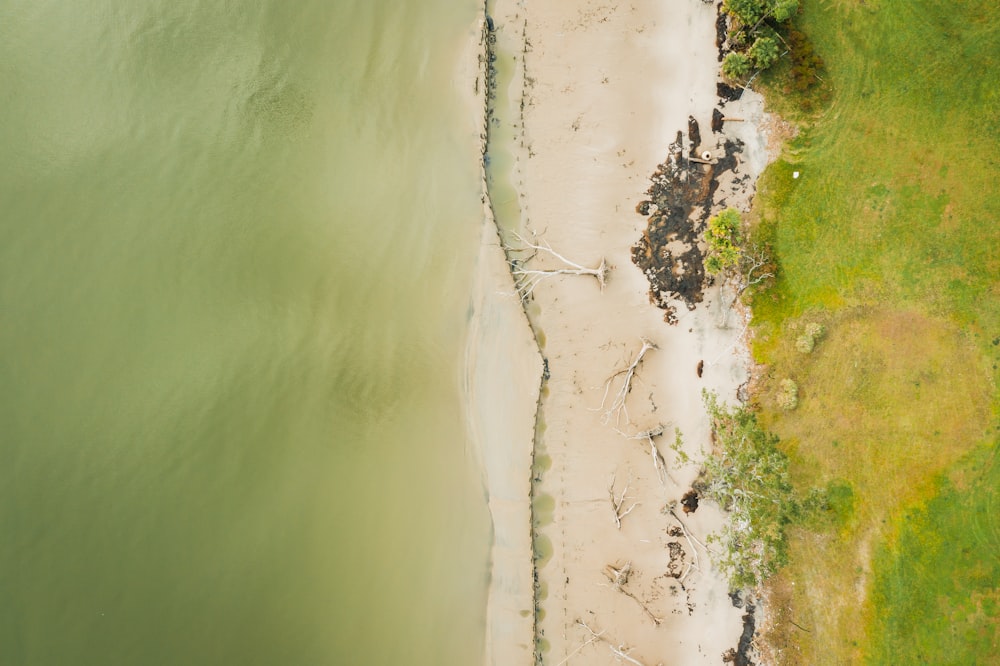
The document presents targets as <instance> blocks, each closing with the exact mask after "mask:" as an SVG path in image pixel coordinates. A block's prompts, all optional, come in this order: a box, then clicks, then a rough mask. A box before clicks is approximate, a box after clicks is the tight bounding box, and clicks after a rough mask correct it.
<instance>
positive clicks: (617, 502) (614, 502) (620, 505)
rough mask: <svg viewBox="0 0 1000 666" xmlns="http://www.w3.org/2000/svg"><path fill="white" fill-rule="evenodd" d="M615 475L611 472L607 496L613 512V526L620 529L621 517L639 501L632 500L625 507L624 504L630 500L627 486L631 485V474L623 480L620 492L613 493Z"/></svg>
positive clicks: (630, 511) (629, 511) (637, 504)
mask: <svg viewBox="0 0 1000 666" xmlns="http://www.w3.org/2000/svg"><path fill="white" fill-rule="evenodd" d="M616 476H617V474H612V475H611V483H610V484H608V496H609V497H610V499H611V510H612V511H613V512H614V514H615V526H616V527H617V528H618V529H621V528H622V518H624V517H625V516H627V515H628V514H630V513H632V509H634V508H635V507H637V506H639V503H638V502H632V503H631V504H629V505H628V507H627V508H626V506H625V505H626V504H627V503H628V502H631V500H630V499H629V498H628V489H629V486H630V485H632V475H631V474H629V477H628V481H626V482H625V487H624V488H622V491H621V493H619V494H618V495H616V494H615V480H616V479H615V477H616Z"/></svg>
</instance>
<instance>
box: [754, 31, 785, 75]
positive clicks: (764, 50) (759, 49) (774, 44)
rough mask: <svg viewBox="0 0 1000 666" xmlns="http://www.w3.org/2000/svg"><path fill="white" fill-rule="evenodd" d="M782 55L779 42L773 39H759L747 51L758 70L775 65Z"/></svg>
mask: <svg viewBox="0 0 1000 666" xmlns="http://www.w3.org/2000/svg"><path fill="white" fill-rule="evenodd" d="M780 54H781V50H780V49H779V48H778V41H777V40H776V39H774V38H773V37H758V38H757V39H756V41H754V43H753V46H751V47H750V50H749V51H747V55H749V56H750V58H751V59H752V60H753V61H754V64H755V65H757V69H767V68H768V67H770V66H771V65H773V64H774V62H775V61H776V60H777V59H778V56H779V55H780Z"/></svg>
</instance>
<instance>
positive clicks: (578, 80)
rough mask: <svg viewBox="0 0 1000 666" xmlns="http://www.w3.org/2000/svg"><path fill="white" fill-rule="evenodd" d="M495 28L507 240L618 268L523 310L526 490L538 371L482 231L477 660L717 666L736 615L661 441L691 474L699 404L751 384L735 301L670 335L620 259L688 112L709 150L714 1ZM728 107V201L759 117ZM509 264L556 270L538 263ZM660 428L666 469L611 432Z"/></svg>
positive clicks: (691, 313) (515, 17)
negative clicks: (481, 544)
mask: <svg viewBox="0 0 1000 666" xmlns="http://www.w3.org/2000/svg"><path fill="white" fill-rule="evenodd" d="M492 18H493V21H494V25H495V32H494V35H495V37H496V46H497V49H500V50H503V51H506V52H508V53H511V54H514V55H515V71H514V72H513V73H512V75H511V76H510V77H509V83H508V84H507V85H510V90H509V91H506V92H509V96H510V98H511V100H512V101H511V103H510V104H509V106H510V107H511V108H515V109H517V108H519V109H521V110H522V114H521V115H520V117H517V116H516V115H510V116H508V117H506V118H504V122H509V123H510V124H511V128H512V129H513V130H514V135H515V137H516V138H517V139H516V140H515V141H514V142H513V143H514V150H513V152H514V160H513V161H514V164H513V166H512V167H511V174H510V179H511V181H512V182H513V183H515V184H516V187H517V190H518V197H519V200H520V206H519V211H518V216H519V219H518V220H515V221H514V223H513V224H512V225H511V226H513V227H515V228H517V229H519V230H520V233H521V234H522V235H524V236H526V237H528V236H530V235H531V234H537V236H535V237H536V238H538V239H541V240H544V241H545V242H546V243H549V244H550V245H551V247H552V248H554V249H556V250H557V251H558V252H559V253H561V254H563V255H564V256H566V257H567V258H571V259H572V260H573V261H575V262H578V263H580V264H583V265H587V266H597V265H598V264H599V263H600V262H601V260H602V258H603V259H606V260H607V261H608V263H609V264H611V265H613V267H614V268H613V270H612V272H611V274H610V280H609V282H608V285H607V288H606V289H605V290H603V292H602V290H601V289H600V288H599V285H598V283H597V281H596V280H594V279H593V278H591V277H586V276H571V275H561V276H553V277H551V278H546V279H544V280H543V281H541V282H540V283H539V284H538V286H537V287H536V288H535V289H534V291H533V300H532V303H531V304H530V306H529V307H528V313H529V315H530V317H531V323H532V326H533V327H534V332H535V335H536V336H537V338H538V339H539V340H540V341H541V349H540V353H541V357H542V358H544V363H545V368H546V370H547V373H548V379H547V381H546V382H545V383H544V388H543V390H542V392H541V401H540V403H539V404H540V410H541V411H540V414H539V416H540V422H541V423H542V424H543V425H544V427H543V428H542V429H540V432H541V434H540V435H539V436H538V438H537V441H536V442H535V450H534V452H533V453H534V465H535V466H534V469H533V470H532V473H531V476H530V477H529V476H528V468H527V467H525V465H529V466H530V465H531V460H532V451H531V447H530V443H529V445H528V446H527V447H526V446H525V441H524V439H519V438H523V437H529V438H530V436H531V433H532V432H533V431H534V423H535V414H534V405H535V401H536V400H537V399H538V396H539V386H538V381H539V374H540V372H541V368H540V361H541V359H540V358H539V355H538V349H537V348H536V347H535V346H534V344H533V339H532V336H531V335H530V334H529V333H528V330H527V326H526V324H525V323H524V317H523V315H519V314H518V313H519V312H520V307H519V303H518V299H517V298H515V297H513V296H511V291H512V286H511V281H510V276H509V275H507V274H505V269H506V264H505V261H504V258H503V254H502V251H501V249H500V247H499V244H498V242H497V239H496V236H495V234H493V235H491V234H490V233H489V230H487V231H486V232H485V233H484V236H483V239H484V240H483V254H482V256H481V260H480V263H481V266H482V268H483V272H482V275H483V276H484V278H483V283H482V285H481V288H480V290H479V292H478V293H479V294H480V296H479V298H478V305H477V313H476V314H477V320H478V321H477V324H476V328H475V331H474V335H473V336H472V342H470V357H469V358H470V368H471V375H470V376H471V377H472V380H471V381H470V385H471V392H472V394H473V396H474V405H475V410H474V411H475V417H474V421H475V422H476V423H477V427H476V431H477V433H478V436H479V437H480V439H481V441H483V443H484V454H483V455H484V463H485V468H486V470H487V472H486V475H487V488H488V491H489V493H490V506H491V510H492V511H493V517H494V528H495V531H496V545H495V547H494V552H493V555H494V561H493V566H494V580H493V586H492V588H491V593H490V604H489V613H488V614H489V621H488V624H489V628H488V646H487V651H488V654H487V663H489V664H503V665H515V664H530V663H533V660H537V661H538V662H539V663H544V664H550V665H557V664H559V665H561V664H568V663H570V664H578V665H583V664H607V663H614V660H615V659H619V661H621V660H622V659H624V657H622V655H627V657H628V659H631V660H633V661H631V662H629V661H627V660H626V661H624V662H623V663H638V664H644V665H647V666H652V665H653V664H658V663H664V664H666V663H678V664H698V663H706V664H708V663H711V664H718V663H720V662H721V659H722V655H723V653H724V652H726V651H727V650H729V649H731V648H734V649H735V648H736V647H737V645H738V643H739V640H740V636H741V633H742V632H743V628H744V624H743V614H744V611H743V610H742V609H739V608H736V607H734V605H733V603H732V601H731V599H730V597H729V595H728V586H727V584H726V582H725V580H724V579H723V577H722V576H721V575H720V573H719V572H718V571H717V570H716V569H715V568H714V567H713V566H712V565H711V563H710V557H709V553H708V552H707V551H706V550H705V547H704V546H703V545H701V544H700V543H699V542H703V541H704V540H705V537H706V536H707V535H709V534H710V533H712V532H713V531H715V530H717V529H718V528H719V526H720V525H721V521H722V515H721V513H720V512H719V510H718V509H717V508H716V507H714V506H712V505H709V504H706V503H704V502H703V503H702V504H701V506H700V507H699V508H698V509H697V511H696V512H694V513H692V514H684V513H682V511H681V508H680V506H679V504H678V503H679V501H680V499H681V497H682V495H683V494H684V493H685V492H687V491H688V490H689V489H690V488H691V483H692V482H693V480H694V478H695V476H696V474H697V471H698V470H697V466H696V465H694V464H688V465H682V464H680V460H679V459H678V458H679V457H678V455H677V454H676V453H675V452H674V451H672V450H671V449H670V448H669V443H671V442H673V441H674V437H675V434H676V432H677V431H679V432H680V433H681V434H682V436H683V450H684V451H685V452H686V453H687V455H689V456H690V457H691V458H692V459H693V460H695V461H697V460H699V459H700V458H701V457H702V455H703V452H704V451H705V450H707V449H708V447H709V437H710V433H709V428H708V418H707V415H706V414H705V412H704V409H703V407H702V400H701V392H702V390H703V389H708V390H711V391H715V392H717V393H718V394H719V395H720V396H721V397H722V398H723V399H725V400H728V401H735V399H736V392H737V388H738V387H739V386H740V385H741V384H742V383H744V382H745V381H746V378H747V363H748V361H747V356H746V354H745V351H744V348H743V341H742V334H743V331H744V323H745V322H744V320H743V318H742V316H741V315H740V314H739V313H737V312H732V311H730V310H729V309H728V308H727V307H726V305H727V304H729V303H730V302H731V299H732V295H731V294H720V293H719V290H718V288H710V289H708V290H706V292H705V300H704V302H703V303H702V304H701V305H699V306H698V307H697V308H695V309H694V310H688V309H686V308H684V307H683V306H681V307H680V308H679V309H678V319H679V321H678V322H677V323H676V324H675V325H668V324H666V323H665V321H664V312H663V311H662V310H659V309H657V308H656V307H654V306H653V305H651V304H650V300H649V297H648V295H647V291H648V288H649V285H648V283H647V282H646V280H645V277H644V276H643V275H642V273H641V272H640V270H639V269H638V268H636V267H635V266H634V265H633V264H632V262H631V258H630V248H631V247H632V245H634V244H635V243H636V242H637V241H638V239H639V238H640V237H641V235H642V231H643V229H644V228H645V224H646V219H645V218H643V217H641V216H640V215H639V214H637V213H636V212H635V206H636V204H637V203H638V202H640V201H642V200H643V199H645V198H646V197H645V192H646V189H647V188H648V186H649V176H650V174H652V173H653V172H654V171H655V169H656V167H657V165H658V164H659V163H661V162H663V161H664V160H665V158H666V156H667V150H668V148H667V147H668V145H669V144H670V143H671V141H673V140H674V138H675V136H676V133H677V132H678V131H679V130H686V129H687V127H688V117H689V116H693V117H694V118H696V119H697V120H698V121H699V122H700V123H701V126H702V127H703V128H706V131H704V132H703V135H709V137H708V139H705V142H704V143H705V144H706V147H708V148H710V149H714V148H716V147H717V145H720V146H721V143H718V144H717V143H716V142H717V141H719V142H721V140H722V136H721V135H719V136H718V137H715V136H714V135H710V133H709V132H708V131H707V128H708V127H709V126H710V123H711V118H712V111H713V108H715V107H717V106H718V105H719V100H718V98H717V97H716V75H717V68H718V63H717V52H716V48H715V18H716V11H715V7H714V6H713V5H710V4H704V3H701V2H695V1H694V0H666V1H664V0H632V1H631V2H629V3H624V4H621V3H600V2H588V1H586V0H566V1H565V2H560V3H531V2H525V1H521V2H517V1H510V2H504V1H502V0H501V1H500V2H498V3H497V7H496V8H495V10H494V15H493V17H492ZM477 87H478V85H477ZM725 112H726V113H727V114H729V115H730V116H740V117H742V118H744V122H727V123H726V124H725V130H724V132H725V133H726V134H727V135H729V136H736V135H737V134H738V135H739V136H740V138H741V139H742V140H743V141H744V142H745V143H746V144H747V145H746V147H745V149H744V151H743V153H742V154H741V155H740V157H739V160H740V164H741V176H746V175H749V176H751V178H750V179H749V181H747V180H742V178H741V180H742V183H733V182H725V183H722V184H720V187H719V191H718V193H717V195H716V199H717V200H722V199H725V201H726V203H727V204H728V205H736V206H739V207H743V208H746V206H747V205H748V198H749V196H748V195H749V192H748V185H747V182H750V183H752V181H753V180H754V179H755V178H756V175H757V174H758V173H759V171H760V170H761V169H762V168H763V166H764V165H765V164H766V137H765V136H764V133H763V132H762V131H761V129H760V128H761V127H762V122H763V112H762V107H761V104H760V100H759V98H757V97H756V96H752V95H747V96H745V97H744V99H743V100H741V101H740V102H730V103H729V105H728V106H726V107H725ZM709 144H710V145H709ZM685 148H687V146H685ZM507 222H508V223H510V221H509V220H508V221H507ZM525 266H528V267H530V268H532V269H540V270H544V269H556V268H564V267H565V266H564V265H562V264H560V262H559V261H558V260H557V259H556V258H555V257H553V256H549V255H546V253H544V252H542V253H539V254H536V255H535V256H534V257H533V258H531V259H530V261H529V262H528V263H527V264H525ZM491 281H492V290H491V289H490V288H489V287H487V286H486V285H490V284H491ZM512 308H513V309H512ZM519 327H521V328H520V332H518V328H519ZM643 338H645V339H647V340H649V341H650V342H652V343H653V344H655V345H656V348H655V349H652V350H650V351H648V353H647V354H646V355H645V357H644V359H643V362H642V364H641V365H639V366H638V368H637V372H636V374H635V378H634V380H633V382H632V390H631V392H630V393H629V394H628V396H627V399H626V402H625V407H626V410H624V411H623V410H612V409H611V408H610V407H611V403H612V400H613V397H614V395H615V393H616V392H617V390H618V389H619V388H620V386H621V382H622V379H623V376H618V377H617V378H612V376H613V375H614V374H615V373H616V371H618V370H622V369H624V368H626V367H627V366H629V365H630V363H631V362H632V360H633V359H634V358H635V356H636V354H637V352H639V350H640V348H641V345H642V339H643ZM533 350H534V351H533ZM699 365H700V366H701V367H702V368H703V371H701V372H699ZM496 373H500V376H502V377H503V378H504V381H503V382H499V383H498V382H497V381H495V380H496V376H497V374H496ZM491 376H492V379H491V380H486V379H482V378H489V377H491ZM477 378H480V379H482V381H480V380H479V379H477ZM609 378H612V381H611V384H610V390H609V391H608V396H607V397H606V398H605V397H604V396H605V388H606V386H607V385H608V384H607V382H608V380H609ZM498 386H507V387H509V392H507V393H505V392H504V391H503V390H500V389H498V388H497V387H498ZM477 387H478V388H477ZM490 387H492V388H490ZM602 400H603V405H602ZM525 410H529V412H530V413H525ZM660 426H663V428H664V434H663V435H662V436H660V437H658V438H656V439H655V440H654V444H653V445H654V446H656V447H657V452H658V453H659V454H660V455H661V456H663V458H664V459H665V462H666V470H665V472H666V474H662V473H660V472H658V471H657V469H656V468H655V467H654V463H653V456H652V451H651V449H650V442H649V441H648V440H646V439H630V438H629V436H630V435H635V434H637V433H640V432H642V431H645V430H649V429H652V428H657V427H660ZM612 478H614V479H615V485H614V492H616V493H621V492H622V490H623V489H624V488H625V485H626V483H628V484H629V485H628V492H627V493H626V499H625V502H624V504H623V509H624V508H627V507H628V506H631V505H632V504H635V507H634V509H632V510H631V512H629V513H628V515H625V516H624V517H622V518H621V521H620V522H621V525H620V527H619V526H618V525H617V524H616V520H615V512H614V510H613V508H612V503H611V499H610V497H609V486H610V485H611V480H612ZM529 498H533V505H530V504H528V502H529ZM671 508H672V509H673V510H672V511H671V510H670V509H671ZM678 517H679V518H678ZM531 519H533V520H534V521H535V530H534V532H533V533H532V532H529V531H528V530H527V529H526V523H525V521H527V520H531ZM680 520H683V528H682V526H681V525H680V524H679V522H680ZM685 531H687V533H688V534H690V538H688V536H687V535H686V534H685ZM532 539H533V540H532ZM532 545H534V551H535V552H536V554H537V556H536V558H535V561H534V576H535V577H537V583H536V586H535V594H534V604H535V607H534V613H533V614H532V613H526V611H527V610H530V609H531V603H532V595H531V589H530V585H531V576H532V569H531V563H530V561H529V562H527V563H526V562H525V561H524V560H525V558H528V559H529V560H530V554H531V551H532ZM626 565H628V566H629V567H630V570H631V575H630V576H629V578H628V580H627V582H625V583H624V584H622V585H620V586H619V587H616V586H615V585H614V584H612V582H611V580H610V579H609V571H610V569H609V566H610V567H615V568H618V569H621V568H622V567H625V566H626ZM654 618H655V619H654ZM584 625H585V626H584ZM533 646H534V649H535V650H537V654H536V655H535V656H534V657H533V656H532V648H533ZM616 651H617V653H618V654H616Z"/></svg>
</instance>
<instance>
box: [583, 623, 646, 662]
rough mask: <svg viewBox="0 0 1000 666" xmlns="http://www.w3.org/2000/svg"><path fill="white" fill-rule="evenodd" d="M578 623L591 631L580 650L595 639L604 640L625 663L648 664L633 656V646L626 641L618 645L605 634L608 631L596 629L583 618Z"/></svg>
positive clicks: (612, 651)
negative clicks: (588, 638)
mask: <svg viewBox="0 0 1000 666" xmlns="http://www.w3.org/2000/svg"><path fill="white" fill-rule="evenodd" d="M576 623H577V624H578V625H580V626H581V627H583V628H584V629H586V630H587V632H588V633H590V640H588V641H587V642H586V643H584V644H583V645H581V646H580V647H579V648H577V651H579V650H580V649H582V648H583V647H585V646H587V645H590V644H591V643H593V642H595V641H602V642H604V643H606V644H607V646H608V647H609V648H610V649H611V654H613V655H615V658H616V659H617V660H618V661H620V662H623V663H627V664H632V666H646V665H645V664H644V663H643V662H641V661H639V660H638V659H636V658H635V657H633V656H632V655H631V654H629V653H630V652H632V648H630V647H628V646H627V645H625V644H624V643H618V644H617V645H616V644H615V641H612V640H611V639H610V638H608V637H607V636H606V635H605V633H606V632H604V631H594V630H593V629H591V628H590V626H589V625H588V624H587V623H586V622H584V621H583V620H577V621H576ZM573 654H576V652H573ZM564 661H565V660H564Z"/></svg>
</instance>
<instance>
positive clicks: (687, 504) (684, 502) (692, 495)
mask: <svg viewBox="0 0 1000 666" xmlns="http://www.w3.org/2000/svg"><path fill="white" fill-rule="evenodd" d="M681 508H682V509H684V513H694V512H695V511H697V510H698V491H697V490H689V491H687V492H686V493H684V496H683V497H681Z"/></svg>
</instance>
